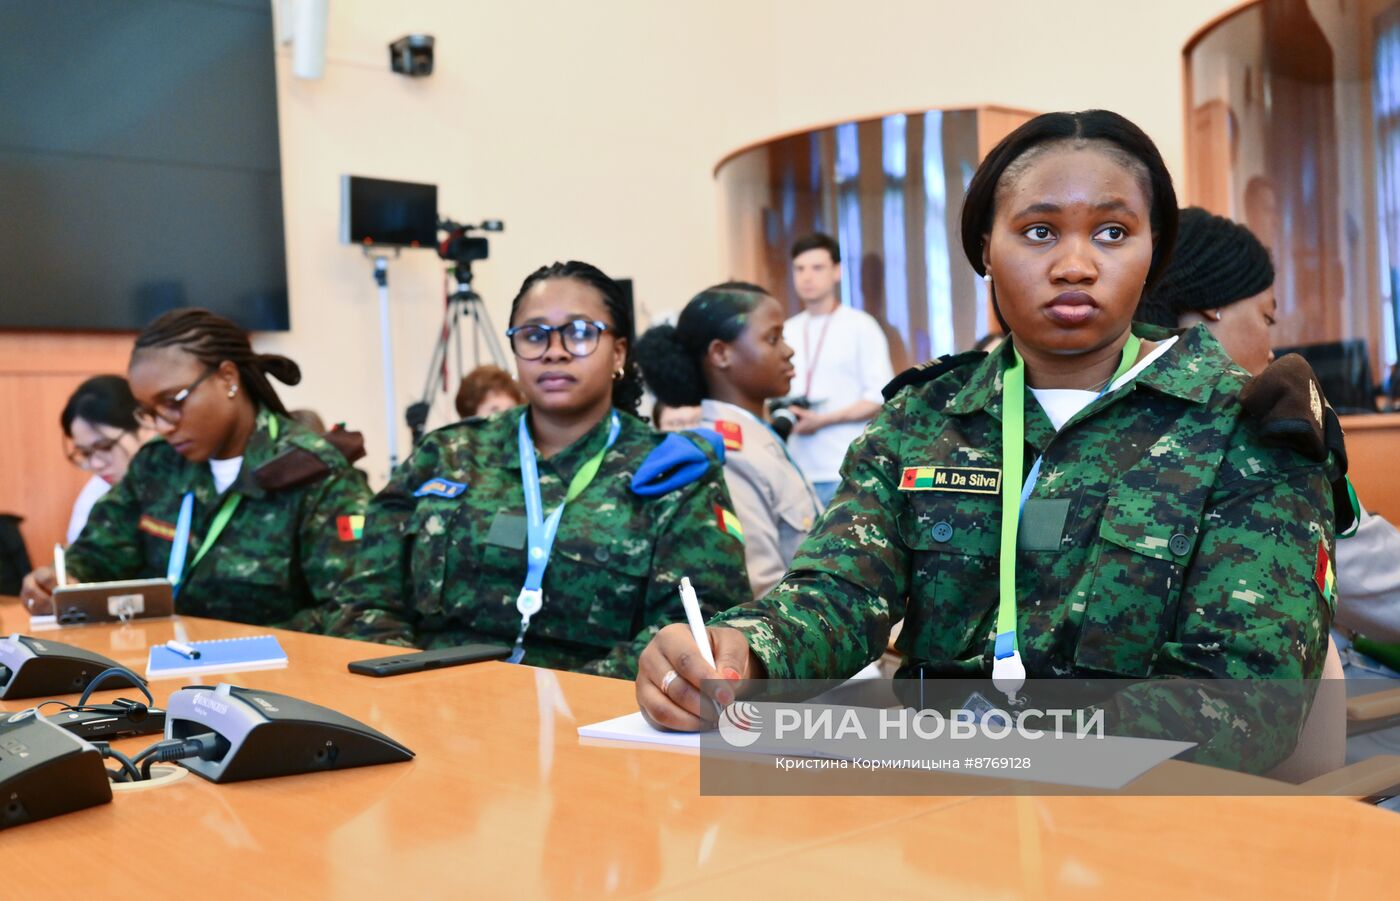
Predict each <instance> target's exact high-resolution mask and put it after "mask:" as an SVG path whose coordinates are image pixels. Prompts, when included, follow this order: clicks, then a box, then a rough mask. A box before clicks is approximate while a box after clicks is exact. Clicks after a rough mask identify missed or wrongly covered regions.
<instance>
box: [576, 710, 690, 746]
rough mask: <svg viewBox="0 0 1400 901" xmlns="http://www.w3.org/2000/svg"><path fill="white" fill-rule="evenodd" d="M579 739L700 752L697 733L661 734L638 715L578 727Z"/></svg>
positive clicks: (626, 715)
mask: <svg viewBox="0 0 1400 901" xmlns="http://www.w3.org/2000/svg"><path fill="white" fill-rule="evenodd" d="M578 735H579V738H592V739H599V740H602V741H609V742H612V741H626V742H637V743H640V744H647V745H661V746H663V747H667V748H672V749H679V750H685V751H699V750H700V733H699V732H663V731H661V730H660V729H656V728H654V727H653V726H652V725H651V723H648V722H647V721H646V718H645V717H643V716H642V715H641V713H640V712H638V713H628V714H624V715H622V716H617V717H613V718H612V719H610V720H604V721H603V722H601V723H593V724H592V725H589V726H579V727H578Z"/></svg>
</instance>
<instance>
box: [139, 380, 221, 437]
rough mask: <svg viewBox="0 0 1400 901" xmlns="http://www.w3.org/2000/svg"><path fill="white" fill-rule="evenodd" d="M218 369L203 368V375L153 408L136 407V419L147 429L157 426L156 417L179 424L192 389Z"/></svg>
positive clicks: (167, 423) (167, 422)
mask: <svg viewBox="0 0 1400 901" xmlns="http://www.w3.org/2000/svg"><path fill="white" fill-rule="evenodd" d="M218 371H219V370H218V367H215V366H211V367H210V368H208V369H206V370H204V375H201V376H200V377H199V378H197V379H195V380H194V381H193V382H190V383H189V384H188V385H186V386H185V387H184V388H181V389H180V390H179V391H177V392H175V395H174V396H173V397H171V398H170V399H169V400H163V401H161V402H160V403H158V404H156V406H155V409H151V408H150V407H137V408H136V421H137V422H139V423H140V424H141V425H143V426H145V427H146V428H148V429H154V428H156V427H157V425H156V420H157V419H159V420H160V421H162V422H164V423H165V424H166V425H179V424H180V416H181V415H182V414H183V408H184V406H185V401H186V400H188V399H189V396H190V394H191V393H192V392H193V391H194V389H196V388H198V387H199V385H200V383H201V382H203V381H204V380H205V379H207V378H209V376H211V375H213V374H214V373H216V372H218Z"/></svg>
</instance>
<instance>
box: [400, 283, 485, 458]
mask: <svg viewBox="0 0 1400 901" xmlns="http://www.w3.org/2000/svg"><path fill="white" fill-rule="evenodd" d="M452 275H453V278H455V279H456V281H457V289H456V290H455V291H453V292H452V294H451V296H449V297H448V298H447V307H446V309H444V311H443V316H442V328H441V329H440V330H439V331H438V339H437V344H435V345H434V346H433V355H432V357H431V359H429V361H428V377H427V378H426V379H425V380H424V382H423V393H422V395H421V399H420V400H419V401H418V402H417V403H414V404H410V405H409V407H408V410H407V411H405V413H404V418H405V419H406V420H407V421H408V428H409V430H410V431H412V433H413V443H414V444H415V445H416V444H418V442H419V441H420V440H422V438H423V431H424V428H425V426H426V425H427V422H428V414H429V413H430V412H431V411H432V407H433V398H434V395H436V394H437V392H438V389H439V387H440V388H441V390H442V391H443V393H445V394H446V393H449V392H450V385H451V383H450V382H449V381H448V371H447V351H448V347H449V346H451V347H452V348H453V349H454V351H455V356H456V360H457V378H458V380H459V381H460V380H461V378H462V376H464V375H466V373H467V370H466V369H465V368H464V367H463V360H462V331H463V329H465V328H470V329H471V333H472V367H473V368H475V367H477V366H480V365H481V345H482V343H483V342H484V343H485V345H486V350H487V352H488V353H489V354H490V355H491V362H492V363H495V364H496V365H497V366H499V367H500V368H502V369H505V370H506V371H507V372H509V371H510V370H509V369H508V368H507V366H506V356H505V353H504V352H503V351H502V350H501V342H500V339H499V338H497V337H496V327H495V325H493V324H492V322H491V315H490V314H489V313H488V312H487V310H486V302H485V301H484V300H482V299H481V295H480V294H477V293H476V291H474V290H473V289H472V278H473V276H472V267H471V263H470V262H459V263H458V264H457V265H456V266H454V267H453V269H452ZM464 319H465V320H468V321H467V322H465V323H464V321H463V320H464Z"/></svg>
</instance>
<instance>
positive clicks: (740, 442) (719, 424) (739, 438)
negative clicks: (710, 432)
mask: <svg viewBox="0 0 1400 901" xmlns="http://www.w3.org/2000/svg"><path fill="white" fill-rule="evenodd" d="M715 431H716V432H719V436H720V437H721V438H723V439H724V449H725V450H743V449H744V430H743V429H741V428H739V423H737V422H726V421H724V420H723V419H716V420H715Z"/></svg>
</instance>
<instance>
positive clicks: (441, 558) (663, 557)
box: [332, 262, 749, 677]
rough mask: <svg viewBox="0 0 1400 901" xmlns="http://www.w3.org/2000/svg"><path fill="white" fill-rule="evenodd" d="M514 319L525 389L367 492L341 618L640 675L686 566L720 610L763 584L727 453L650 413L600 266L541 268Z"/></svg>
mask: <svg viewBox="0 0 1400 901" xmlns="http://www.w3.org/2000/svg"><path fill="white" fill-rule="evenodd" d="M510 321H511V328H510V329H509V330H508V331H507V332H506V334H507V335H508V336H509V337H510V342H511V349H512V350H513V351H514V353H515V357H516V363H517V368H518V371H519V383H520V387H521V390H523V391H524V393H525V398H526V401H527V404H526V406H525V407H523V408H514V409H511V410H506V411H504V412H501V413H496V414H494V415H492V416H489V417H486V418H483V419H470V420H467V421H465V422H460V423H457V424H455V425H451V426H448V427H446V428H442V429H439V430H437V431H435V432H433V433H431V434H429V435H428V436H427V437H425V438H424V439H423V441H422V443H421V444H419V445H418V447H417V448H416V450H415V451H414V453H413V455H412V456H411V457H410V458H409V459H408V460H407V461H405V462H404V464H403V465H402V466H400V467H399V469H398V470H397V471H396V472H395V473H394V475H393V478H392V479H391V480H390V483H389V485H388V487H386V488H385V489H384V490H383V491H381V492H380V493H379V494H378V495H377V496H376V497H375V498H374V500H373V501H372V502H371V504H370V508H369V512H368V515H367V519H366V532H365V536H364V542H363V548H362V554H361V558H360V563H359V567H360V569H359V572H358V573H357V574H356V576H355V578H354V579H353V580H352V581H351V583H350V584H349V585H347V586H346V589H345V596H346V598H347V600H348V601H349V605H348V607H347V608H345V609H343V610H342V619H341V621H340V622H339V623H337V624H336V626H335V628H334V629H333V630H332V631H333V632H335V633H337V634H345V635H353V636H356V637H359V638H365V639H370V640H374V641H389V642H398V643H413V644H416V645H418V646H420V647H425V648H428V647H446V646H451V645H457V644H462V643H465V642H473V641H485V642H491V643H498V644H503V645H509V646H511V647H512V648H513V653H512V659H514V660H516V661H517V662H524V663H528V664H533V665H536V666H545V667H552V668H560V669H582V670H588V671H590V672H597V673H602V674H606V675H615V676H625V677H631V676H632V675H633V674H634V673H635V657H636V652H637V651H638V650H640V648H641V647H642V646H644V645H645V644H646V642H647V641H648V640H650V638H651V636H652V635H653V634H655V632H656V630H657V629H659V628H660V627H661V626H664V625H665V624H667V623H672V622H683V621H684V620H685V614H684V612H683V608H682V606H681V601H680V597H679V595H678V592H677V587H678V585H679V583H680V580H681V578H682V577H684V576H689V577H690V580H691V582H692V583H693V585H694V587H695V590H696V593H697V594H698V596H699V600H700V602H701V604H702V605H703V606H704V607H705V608H706V609H707V610H719V609H723V608H724V607H726V606H729V605H732V604H736V603H739V602H741V601H745V600H748V597H749V592H748V580H747V578H746V576H745V571H744V549H743V540H742V530H741V529H740V527H739V526H738V521H737V519H735V517H734V514H733V508H732V507H731V506H730V502H729V495H728V492H727V491H726V490H725V487H724V481H723V476H722V474H721V470H720V467H719V465H718V462H719V453H718V451H717V450H716V449H715V448H714V447H713V446H711V445H709V444H708V443H707V442H705V441H704V439H701V438H698V437H696V436H687V435H673V436H670V437H669V438H668V437H667V436H663V435H659V434H657V433H656V432H653V431H652V430H651V428H650V427H648V425H647V424H646V423H645V422H644V421H642V420H641V419H639V418H638V417H637V415H636V409H637V404H638V401H639V400H640V398H641V393H642V389H641V385H640V381H639V379H638V376H637V373H636V369H635V365H634V363H633V361H632V343H633V322H632V311H631V307H630V304H629V303H628V302H627V300H626V299H625V297H624V296H623V294H622V289H621V288H620V287H619V286H618V284H617V283H616V282H614V281H613V280H612V279H610V278H608V277H607V276H606V275H604V274H603V273H602V272H601V271H599V270H598V269H597V268H595V267H593V266H590V265H588V264H587V263H579V262H569V263H555V264H554V265H552V266H547V267H543V268H541V269H539V270H537V271H536V272H535V273H533V274H532V275H531V276H530V277H529V278H527V279H526V280H525V283H524V285H522V286H521V289H520V293H519V294H518V295H517V296H516V298H515V301H514V303H513V304H512V306H511V317H510Z"/></svg>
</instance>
